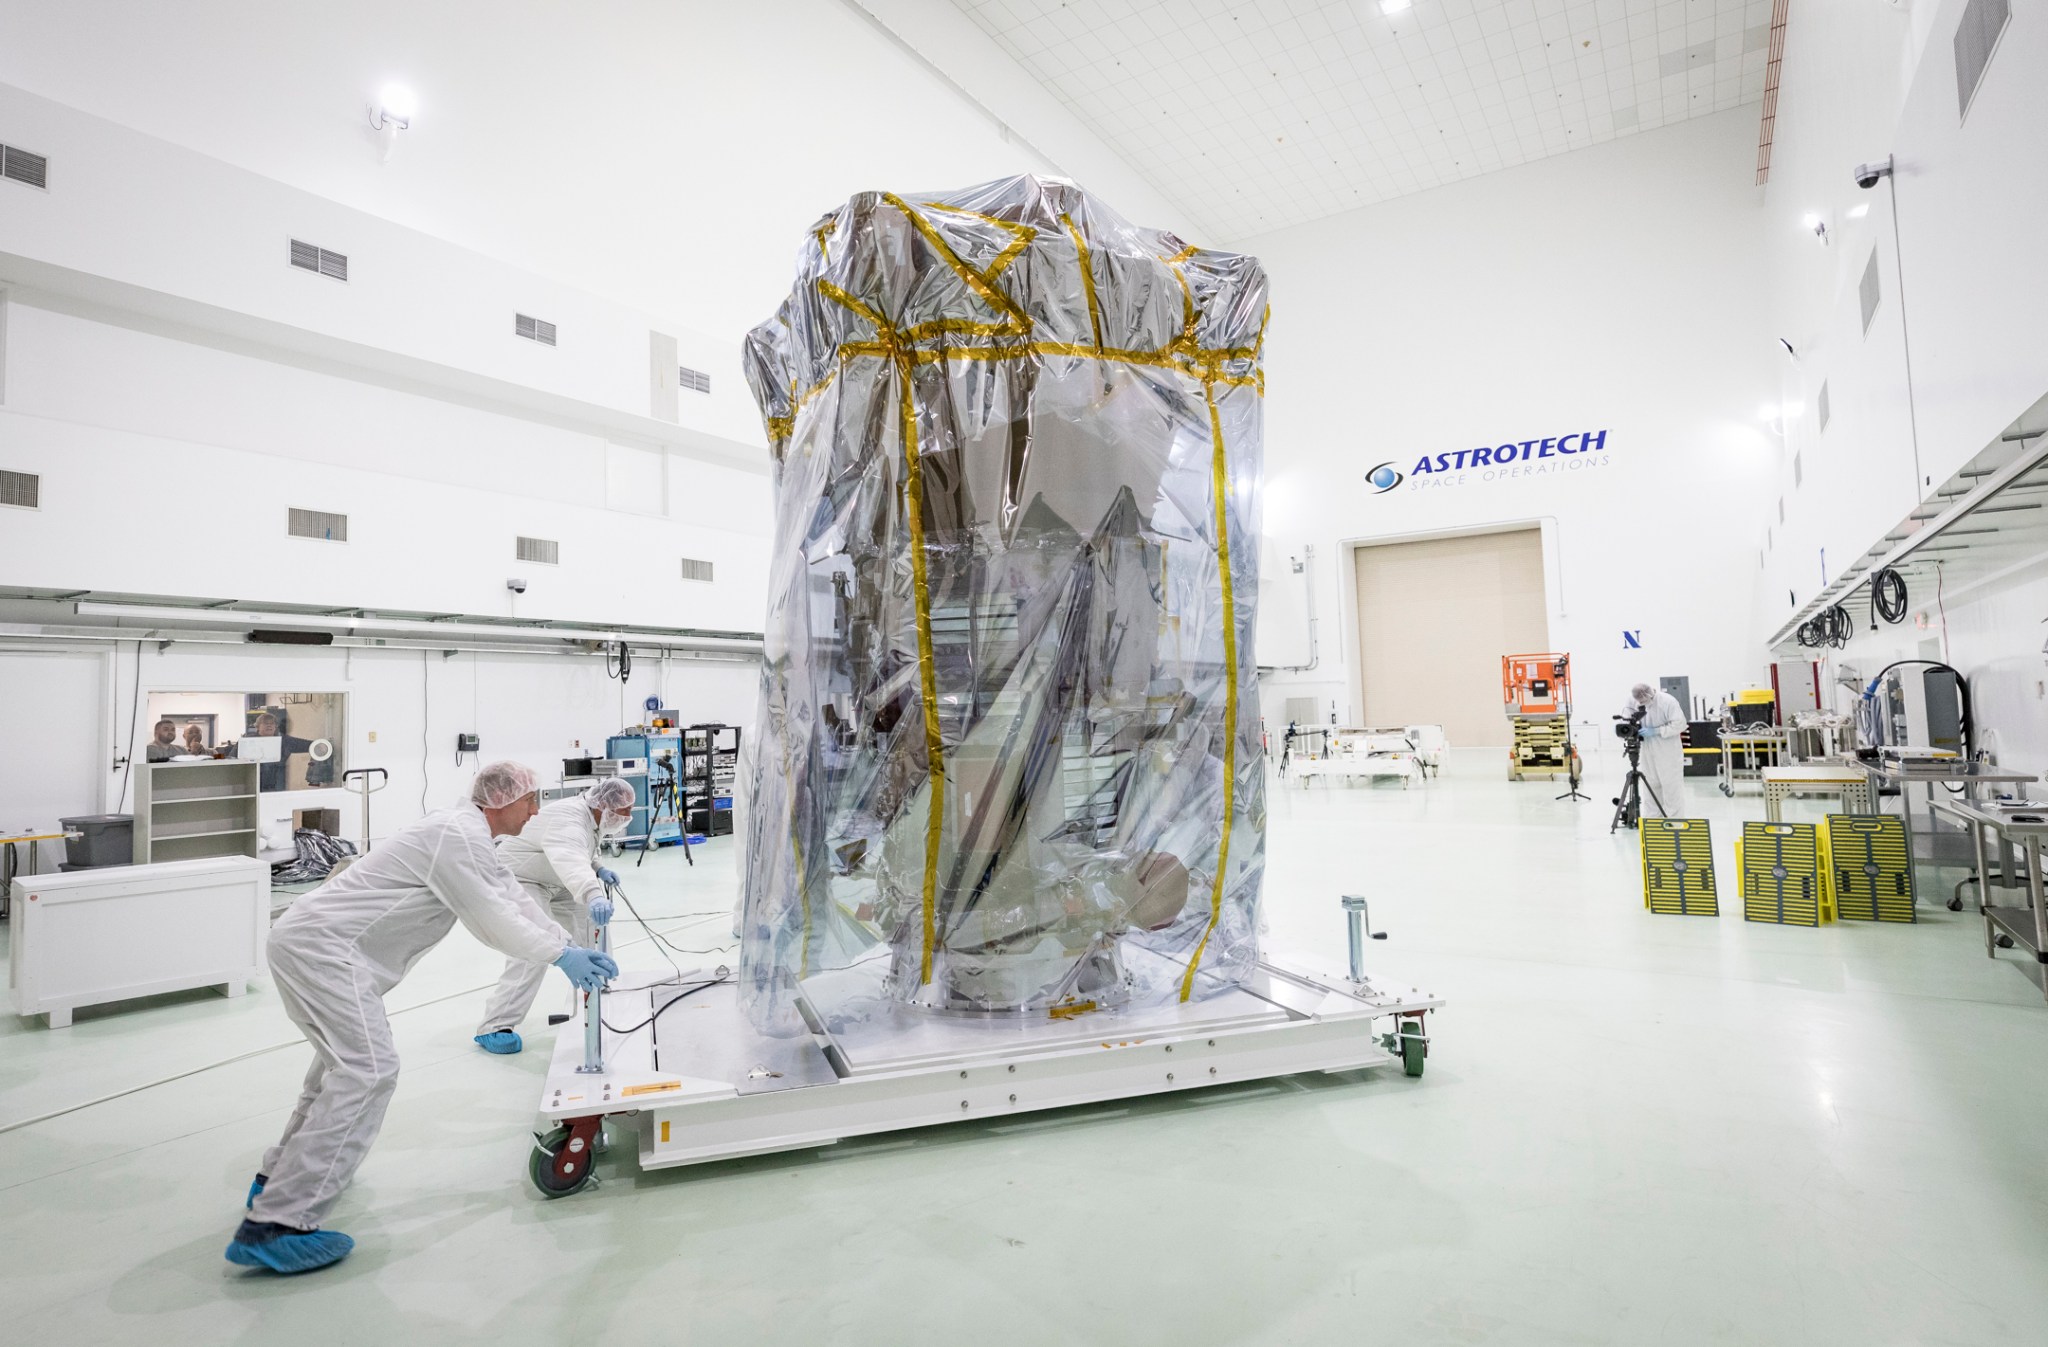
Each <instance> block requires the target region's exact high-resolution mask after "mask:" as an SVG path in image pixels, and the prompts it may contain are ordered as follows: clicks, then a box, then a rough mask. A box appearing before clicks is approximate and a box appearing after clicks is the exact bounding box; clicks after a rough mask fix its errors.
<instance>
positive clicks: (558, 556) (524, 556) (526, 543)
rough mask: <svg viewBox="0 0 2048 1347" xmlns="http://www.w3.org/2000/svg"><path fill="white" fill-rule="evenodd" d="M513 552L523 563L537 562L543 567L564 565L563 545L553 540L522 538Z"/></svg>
mask: <svg viewBox="0 0 2048 1347" xmlns="http://www.w3.org/2000/svg"><path fill="white" fill-rule="evenodd" d="M513 551H514V553H515V554H516V555H517V557H518V559H519V560H521V561H535V562H539V563H540V564H541V565H543V566H559V565H561V564H562V545H561V544H560V543H558V542H556V541H555V540H554V539H553V538H521V539H520V540H519V543H518V546H516V547H515V548H514V549H513Z"/></svg>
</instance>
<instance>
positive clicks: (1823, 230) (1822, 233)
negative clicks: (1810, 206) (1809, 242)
mask: <svg viewBox="0 0 2048 1347" xmlns="http://www.w3.org/2000/svg"><path fill="white" fill-rule="evenodd" d="M1799 224H1800V227H1801V228H1803V229H1806V230H1808V231H1810V232H1811V233H1812V234H1813V236H1814V237H1815V238H1817V239H1819V240H1820V246H1821V247H1823V248H1825V247H1827V246H1828V222H1827V221H1826V220H1823V219H1821V218H1820V216H1818V215H1816V214H1814V213H1813V212H1812V211H1808V212H1807V213H1806V214H1805V215H1802V216H1801V217H1800V218H1799Z"/></svg>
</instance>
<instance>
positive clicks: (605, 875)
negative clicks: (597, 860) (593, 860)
mask: <svg viewBox="0 0 2048 1347" xmlns="http://www.w3.org/2000/svg"><path fill="white" fill-rule="evenodd" d="M597 881H598V883H600V884H617V883H618V882H619V872H618V871H616V870H607V869H605V868H604V867H603V866H601V865H600V866H599V867H598V868H597Z"/></svg>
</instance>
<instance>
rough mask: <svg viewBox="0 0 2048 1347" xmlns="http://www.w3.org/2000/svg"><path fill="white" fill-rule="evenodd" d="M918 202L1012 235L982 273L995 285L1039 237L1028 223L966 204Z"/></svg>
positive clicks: (982, 275) (929, 207)
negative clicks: (968, 207)
mask: <svg viewBox="0 0 2048 1347" xmlns="http://www.w3.org/2000/svg"><path fill="white" fill-rule="evenodd" d="M918 204H919V205H921V206H923V207H924V208H925V209H926V210H942V211H945V212H946V213H947V214H948V215H965V216H968V217H969V218H971V219H975V220H980V221H981V222H982V223H983V224H992V225H994V226H995V227H996V228H998V229H1001V230H1004V231H1006V232H1008V233H1009V234H1010V235H1011V240H1010V243H1009V245H1008V246H1007V247H1005V248H1004V249H1003V250H1002V251H1001V252H999V253H997V254H996V260H995V261H993V262H991V263H989V264H988V270H987V271H984V272H982V273H981V277H982V279H983V280H985V281H987V282H988V283H989V284H990V285H994V284H995V281H996V277H998V276H1000V275H1002V274H1003V272H1004V271H1006V270H1008V269H1009V265H1010V263H1012V262H1014V261H1016V260H1017V258H1018V257H1019V256H1021V255H1022V254H1023V252H1024V250H1025V249H1026V248H1028V247H1030V246H1031V241H1032V240H1033V239H1035V238H1037V237H1038V231H1037V230H1036V229H1033V228H1032V227H1031V226H1030V225H1028V224H1021V223H1019V222H1018V221H1016V220H998V219H997V218H996V217H995V216H993V215H984V214H982V213H981V212H980V211H978V210H968V209H967V208H966V207H964V206H949V205H947V204H946V203H945V202H943V201H921V202H919V203H918Z"/></svg>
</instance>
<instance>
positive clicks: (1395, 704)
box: [1353, 528, 1550, 748]
mask: <svg viewBox="0 0 2048 1347" xmlns="http://www.w3.org/2000/svg"><path fill="white" fill-rule="evenodd" d="M1353 564H1354V565H1355V566H1356V568H1357V577H1358V657H1359V658H1358V667H1359V673H1360V678H1361V682H1362V683H1363V691H1364V694H1365V706H1364V712H1365V714H1364V721H1365V723H1366V724H1368V725H1417V724H1438V725H1442V726H1443V727H1444V731H1445V733H1446V734H1448V735H1449V736H1450V740H1451V743H1452V745H1453V746H1454V747H1458V748H1472V747H1481V746H1499V747H1505V746H1506V745H1507V743H1508V742H1509V739H1510V737H1511V734H1510V730H1509V727H1508V721H1507V717H1506V716H1505V715H1504V714H1502V712H1501V699H1500V657H1501V656H1502V655H1514V654H1521V653H1524V652H1527V651H1536V650H1548V649H1549V648H1550V646H1549V641H1550V621H1549V609H1548V605H1547V604H1546V603H1545V601H1544V585H1543V534H1542V531H1541V530H1539V529H1534V528H1528V529H1516V530H1514V531H1512V532H1508V533H1476V534H1468V535H1466V536H1464V537H1459V538H1427V539H1423V540H1420V541H1417V542H1405V543H1384V544H1379V545H1374V546H1361V547H1359V548H1358V549H1357V550H1356V551H1355V552H1354V553H1353Z"/></svg>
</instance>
